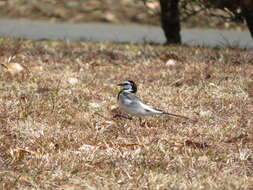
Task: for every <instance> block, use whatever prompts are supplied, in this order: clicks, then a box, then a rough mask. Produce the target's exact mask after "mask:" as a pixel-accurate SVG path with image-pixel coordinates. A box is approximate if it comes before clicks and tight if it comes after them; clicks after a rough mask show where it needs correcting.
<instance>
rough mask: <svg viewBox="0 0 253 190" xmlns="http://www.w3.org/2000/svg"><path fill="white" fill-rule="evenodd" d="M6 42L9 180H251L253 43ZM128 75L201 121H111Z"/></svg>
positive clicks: (234, 184) (147, 94) (95, 184)
mask: <svg viewBox="0 0 253 190" xmlns="http://www.w3.org/2000/svg"><path fill="white" fill-rule="evenodd" d="M0 50H1V51H0V63H1V64H2V66H1V67H0V68H1V69H0V78H1V80H0V91H1V93H0V188H1V189H14V188H16V189H174V190H176V189H252V188H253V185H252V184H253V173H252V170H253V152H252V150H253V128H252V125H253V117H252V116H253V115H252V112H253V80H252V78H253V54H252V51H250V50H248V51H243V50H232V49H224V50H218V49H216V50H215V49H208V48H201V47H184V46H168V47H163V46H151V45H144V46H139V45H129V44H113V43H67V42H53V41H23V40H12V39H1V40H0ZM168 60H169V61H168ZM126 79H131V80H134V81H135V82H136V83H137V84H138V87H139V91H138V95H139V96H140V97H141V98H142V99H144V100H145V101H146V102H149V103H150V104H151V105H153V106H154V107H157V108H160V109H163V110H165V111H168V112H172V113H176V114H182V115H185V116H187V117H190V118H192V119H194V120H196V121H188V120H184V119H180V118H171V117H167V116H154V117H148V118H146V123H145V124H144V125H142V126H140V125H139V122H138V120H137V119H136V120H132V121H129V120H125V119H121V118H117V119H113V118H112V116H113V114H115V113H118V112H119V110H118V108H117V104H116V96H117V93H118V91H119V89H118V88H117V86H116V84H117V83H119V82H121V81H123V80H126Z"/></svg>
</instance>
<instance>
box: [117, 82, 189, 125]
mask: <svg viewBox="0 0 253 190" xmlns="http://www.w3.org/2000/svg"><path fill="white" fill-rule="evenodd" d="M118 86H121V87H122V90H121V91H120V92H119V94H118V98H117V100H118V104H119V107H120V108H121V109H122V110H123V111H125V112H126V113H128V114H129V115H131V116H137V117H139V119H140V121H141V118H142V117H144V116H148V115H161V114H166V115H170V116H174V117H181V118H184V119H189V118H187V117H185V116H182V115H177V114H172V113H167V112H164V111H162V110H158V109H154V108H152V107H150V106H148V105H147V104H145V103H144V102H142V101H141V100H140V99H139V98H138V97H137V96H136V95H135V93H136V92H137V85H136V84H135V83H134V82H133V81H131V80H128V81H124V82H122V83H120V84H118Z"/></svg>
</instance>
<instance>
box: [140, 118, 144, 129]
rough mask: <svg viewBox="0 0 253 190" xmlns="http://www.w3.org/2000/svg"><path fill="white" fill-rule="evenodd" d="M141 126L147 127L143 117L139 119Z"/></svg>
mask: <svg viewBox="0 0 253 190" xmlns="http://www.w3.org/2000/svg"><path fill="white" fill-rule="evenodd" d="M139 125H140V127H145V121H143V120H142V118H141V117H139Z"/></svg>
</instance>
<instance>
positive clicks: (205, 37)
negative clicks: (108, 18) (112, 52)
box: [0, 19, 253, 49]
mask: <svg viewBox="0 0 253 190" xmlns="http://www.w3.org/2000/svg"><path fill="white" fill-rule="evenodd" d="M181 34H182V41H183V43H184V44H189V45H203V46H211V47H214V46H220V47H223V46H239V47H241V48H248V49H253V40H252V38H251V36H250V34H249V32H248V31H245V32H237V31H229V30H211V29H210V30H199V29H183V30H182V32H181ZM0 36H7V37H15V38H24V39H52V40H70V41H79V40H91V41H116V42H131V43H144V42H154V43H164V42H165V37H164V35H163V31H162V30H161V28H160V27H155V26H143V25H114V24H101V23H86V24H72V23H52V22H47V21H29V20H8V19H0Z"/></svg>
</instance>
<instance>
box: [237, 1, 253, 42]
mask: <svg viewBox="0 0 253 190" xmlns="http://www.w3.org/2000/svg"><path fill="white" fill-rule="evenodd" d="M240 3H241V9H242V14H243V16H244V18H245V20H246V22H247V25H248V28H249V31H250V34H251V37H252V38H253V0H241V2H240Z"/></svg>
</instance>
